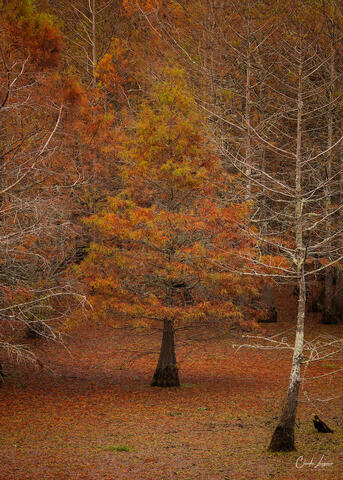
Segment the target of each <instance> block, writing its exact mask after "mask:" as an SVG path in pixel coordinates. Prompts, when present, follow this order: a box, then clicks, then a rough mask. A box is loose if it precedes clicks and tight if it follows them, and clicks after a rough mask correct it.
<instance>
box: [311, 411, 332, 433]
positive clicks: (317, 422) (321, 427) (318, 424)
mask: <svg viewBox="0 0 343 480" xmlns="http://www.w3.org/2000/svg"><path fill="white" fill-rule="evenodd" d="M313 424H314V428H316V429H317V430H318V432H320V433H333V430H331V428H330V427H328V426H327V425H326V423H324V422H323V421H322V420H321V419H320V418H319V417H318V415H314V416H313Z"/></svg>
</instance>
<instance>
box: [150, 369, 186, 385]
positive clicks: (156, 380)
mask: <svg viewBox="0 0 343 480" xmlns="http://www.w3.org/2000/svg"><path fill="white" fill-rule="evenodd" d="M150 385H151V386H152V387H179V386H180V380H179V374H178V369H177V367H170V366H167V367H164V368H157V369H156V371H155V373H154V377H153V379H152V382H151V384H150Z"/></svg>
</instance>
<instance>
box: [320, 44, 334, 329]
mask: <svg viewBox="0 0 343 480" xmlns="http://www.w3.org/2000/svg"><path fill="white" fill-rule="evenodd" d="M329 68H330V82H329V94H328V101H329V109H328V143H327V148H328V158H327V162H326V179H325V180H326V181H328V180H329V179H330V178H331V176H332V145H333V125H334V121H333V120H334V119H333V105H332V101H333V97H334V88H335V77H336V71H335V48H334V45H333V40H332V43H331V57H330V67H329ZM331 203H332V200H331V189H330V183H328V184H327V186H326V187H325V212H324V213H325V216H327V221H326V232H327V233H326V234H327V236H328V238H330V237H331V235H332V224H331V223H332V220H331V217H330V216H329V214H330V209H331ZM331 248H332V245H331V242H330V241H329V242H327V250H329V251H330V250H331ZM324 285H325V286H324V292H325V294H324V310H323V315H322V322H323V323H337V322H336V317H335V315H334V310H333V297H334V285H333V269H332V268H327V269H326V270H325V284H324Z"/></svg>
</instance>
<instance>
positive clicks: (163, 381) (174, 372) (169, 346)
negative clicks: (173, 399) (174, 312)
mask: <svg viewBox="0 0 343 480" xmlns="http://www.w3.org/2000/svg"><path fill="white" fill-rule="evenodd" d="M174 335H175V331H174V325H173V321H172V320H164V322H163V336H162V344H161V351H160V357H159V359H158V364H157V368H156V371H155V373H154V376H153V379H152V382H151V386H152V387H179V386H180V381H179V373H178V368H177V365H176V356H175V340H174Z"/></svg>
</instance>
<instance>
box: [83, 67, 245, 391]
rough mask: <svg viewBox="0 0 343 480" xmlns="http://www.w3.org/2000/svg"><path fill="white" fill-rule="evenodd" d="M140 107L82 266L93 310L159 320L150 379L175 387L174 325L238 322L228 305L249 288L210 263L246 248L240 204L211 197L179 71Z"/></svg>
mask: <svg viewBox="0 0 343 480" xmlns="http://www.w3.org/2000/svg"><path fill="white" fill-rule="evenodd" d="M166 73H167V78H168V80H167V81H160V82H158V83H157V84H156V85H155V86H154V87H153V88H152V92H151V97H150V99H149V101H147V102H146V103H144V104H143V106H142V108H141V110H140V113H139V115H138V119H137V121H136V123H135V125H134V128H133V129H132V131H130V132H129V137H128V139H127V141H125V142H123V145H122V150H121V159H122V162H123V165H122V168H121V177H122V182H123V184H124V189H123V190H122V191H121V192H120V193H119V194H118V195H117V196H116V197H115V198H110V199H109V206H108V208H107V210H106V211H104V212H103V213H102V214H100V215H94V216H92V217H91V218H89V219H88V222H87V223H88V224H90V225H92V226H95V227H96V228H97V229H98V231H99V241H98V242H96V243H93V244H92V245H91V249H90V254H89V256H88V258H87V259H86V260H85V261H84V262H83V264H82V265H81V267H80V268H81V271H82V274H83V275H84V276H85V277H86V278H87V280H88V284H89V288H90V300H91V302H92V303H93V305H94V307H95V315H96V316H98V317H101V318H103V319H108V318H109V317H112V316H114V317H115V318H116V319H117V320H125V319H131V320H132V319H135V320H136V322H143V323H144V322H146V321H149V322H150V321H157V322H163V338H162V345H161V351H160V357H159V361H158V365H157V369H156V371H155V374H154V377H153V381H152V383H151V385H153V386H161V387H170V386H178V385H179V377H178V368H177V364H176V358H175V349H174V330H175V328H176V327H177V326H179V325H181V324H182V325H193V326H194V325H201V324H203V323H206V324H207V325H212V326H213V327H215V326H219V328H220V330H221V331H224V330H225V328H227V327H230V326H232V324H233V323H240V324H242V323H244V321H243V315H242V311H241V310H240V309H239V308H238V307H237V306H236V305H235V299H237V297H238V296H239V295H242V294H243V293H246V294H247V295H249V294H252V293H254V289H253V287H252V285H251V284H249V283H245V284H244V285H242V280H241V279H238V278H237V277H236V276H235V275H233V274H230V273H227V272H224V273H218V268H217V266H216V264H217V263H218V262H221V261H223V262H224V261H225V262H227V261H228V259H230V262H232V264H233V267H234V264H237V262H239V260H237V256H234V255H233V253H234V252H235V253H237V251H239V250H243V251H244V250H245V251H247V250H248V249H250V248H251V245H250V244H249V242H248V240H247V239H246V238H244V237H243V236H242V234H241V232H240V230H239V228H238V224H239V223H240V222H241V221H243V219H244V218H245V216H246V214H247V206H246V205H238V204H236V205H230V204H228V203H227V202H225V201H223V200H219V198H218V195H217V189H218V188H219V187H223V183H222V182H223V181H224V180H223V179H224V178H225V175H224V172H223V170H222V169H221V166H220V164H219V161H218V159H217V158H216V157H215V156H214V155H213V154H211V153H210V151H209V146H208V145H207V142H206V138H205V135H204V131H203V127H202V121H201V120H202V119H201V117H200V115H199V113H198V111H197V109H196V105H195V102H194V98H193V96H192V95H191V92H190V91H189V90H188V89H187V86H186V81H185V78H184V74H183V72H182V71H181V70H179V69H177V68H173V69H168V71H167V72H166Z"/></svg>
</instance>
